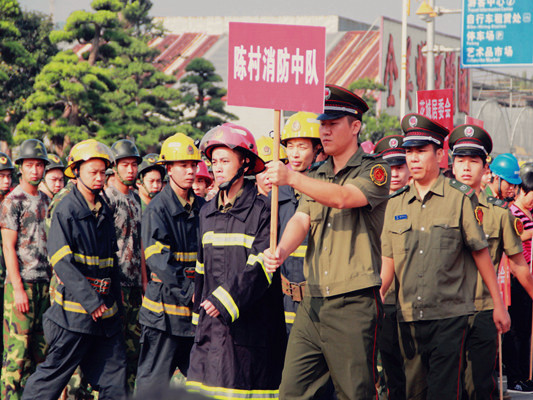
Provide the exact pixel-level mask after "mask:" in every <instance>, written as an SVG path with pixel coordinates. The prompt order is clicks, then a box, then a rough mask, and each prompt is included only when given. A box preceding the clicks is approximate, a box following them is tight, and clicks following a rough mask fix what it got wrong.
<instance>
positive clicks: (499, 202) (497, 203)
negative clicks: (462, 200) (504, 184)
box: [487, 196, 509, 209]
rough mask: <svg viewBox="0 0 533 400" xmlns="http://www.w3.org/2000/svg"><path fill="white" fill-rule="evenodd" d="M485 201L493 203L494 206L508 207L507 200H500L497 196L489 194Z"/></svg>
mask: <svg viewBox="0 0 533 400" xmlns="http://www.w3.org/2000/svg"><path fill="white" fill-rule="evenodd" d="M487 201H488V202H489V204H493V205H495V206H498V207H501V208H505V209H508V208H509V202H508V201H505V200H500V199H498V198H497V197H493V196H489V197H487Z"/></svg>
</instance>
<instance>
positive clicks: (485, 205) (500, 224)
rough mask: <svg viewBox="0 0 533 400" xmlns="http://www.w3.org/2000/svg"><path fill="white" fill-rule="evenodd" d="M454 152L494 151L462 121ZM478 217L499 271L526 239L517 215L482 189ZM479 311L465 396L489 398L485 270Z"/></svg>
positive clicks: (493, 380)
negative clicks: (505, 258) (506, 258)
mask: <svg viewBox="0 0 533 400" xmlns="http://www.w3.org/2000/svg"><path fill="white" fill-rule="evenodd" d="M449 143H450V148H452V150H453V156H454V157H456V156H458V157H460V156H470V157H480V158H481V160H482V161H485V160H486V158H487V156H488V154H490V152H491V151H492V140H491V138H490V135H489V134H488V133H487V132H486V131H485V130H484V129H483V128H481V127H478V126H476V125H461V126H458V127H456V128H455V129H454V130H453V131H452V132H451V134H450V139H449ZM478 201H479V207H478V208H477V209H476V215H477V218H478V219H479V220H480V222H482V224H483V231H484V232H485V237H486V239H487V241H488V244H489V253H490V257H491V259H492V263H493V264H494V267H495V271H496V272H497V270H498V266H499V264H500V260H501V258H502V255H503V253H504V252H505V254H507V255H508V256H512V255H515V254H520V253H522V241H521V239H520V235H519V231H518V230H517V228H518V227H519V226H520V225H519V224H518V225H517V224H516V222H515V221H516V217H514V216H513V215H512V213H511V212H510V211H509V209H508V203H507V202H506V201H504V200H498V199H496V198H495V197H490V196H488V195H487V193H486V192H484V191H481V192H480V194H479V196H478ZM474 301H475V307H476V313H475V314H474V315H472V316H470V317H469V321H468V325H469V329H468V334H467V337H466V343H465V349H466V357H465V361H466V367H465V388H464V395H463V398H464V399H489V398H496V397H497V396H498V388H497V383H498V375H497V372H496V368H495V366H496V356H497V348H498V344H497V339H498V331H497V329H496V326H495V325H494V321H493V319H492V310H493V309H494V304H493V301H492V297H491V295H490V293H489V290H488V288H487V286H486V285H485V283H484V282H483V279H482V278H481V274H479V273H478V274H477V283H476V291H475V297H474Z"/></svg>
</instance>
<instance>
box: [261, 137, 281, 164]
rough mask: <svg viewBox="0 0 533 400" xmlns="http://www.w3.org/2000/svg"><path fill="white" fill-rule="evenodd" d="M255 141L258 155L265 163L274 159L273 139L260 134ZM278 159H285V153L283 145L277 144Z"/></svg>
mask: <svg viewBox="0 0 533 400" xmlns="http://www.w3.org/2000/svg"><path fill="white" fill-rule="evenodd" d="M255 142H256V143H257V152H258V153H259V157H261V160H263V162H264V163H265V164H266V163H268V162H270V161H272V160H273V159H274V152H273V149H274V139H272V138H271V137H268V136H261V137H260V138H259V139H257V140H256V141H255ZM279 159H280V160H281V161H284V162H285V161H287V153H286V152H285V147H284V146H279Z"/></svg>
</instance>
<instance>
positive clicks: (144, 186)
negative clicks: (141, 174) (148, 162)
mask: <svg viewBox="0 0 533 400" xmlns="http://www.w3.org/2000/svg"><path fill="white" fill-rule="evenodd" d="M139 181H140V182H141V186H142V187H143V188H144V190H145V191H146V193H148V197H150V198H151V199H153V198H154V197H155V195H156V194H158V193H159V192H150V191H149V190H148V188H147V187H146V185H145V184H144V181H143V180H142V179H139ZM174 183H176V181H174ZM176 185H177V186H178V187H179V188H180V189H181V186H180V185H178V184H177V183H176Z"/></svg>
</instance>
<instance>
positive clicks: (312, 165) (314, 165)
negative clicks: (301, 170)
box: [307, 160, 326, 171]
mask: <svg viewBox="0 0 533 400" xmlns="http://www.w3.org/2000/svg"><path fill="white" fill-rule="evenodd" d="M325 162H326V161H325V160H324V161H318V162H315V163H313V164H311V165H310V166H309V168H307V170H308V171H314V170H315V169H318V167H320V166H321V165H322V164H324V163H325Z"/></svg>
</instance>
